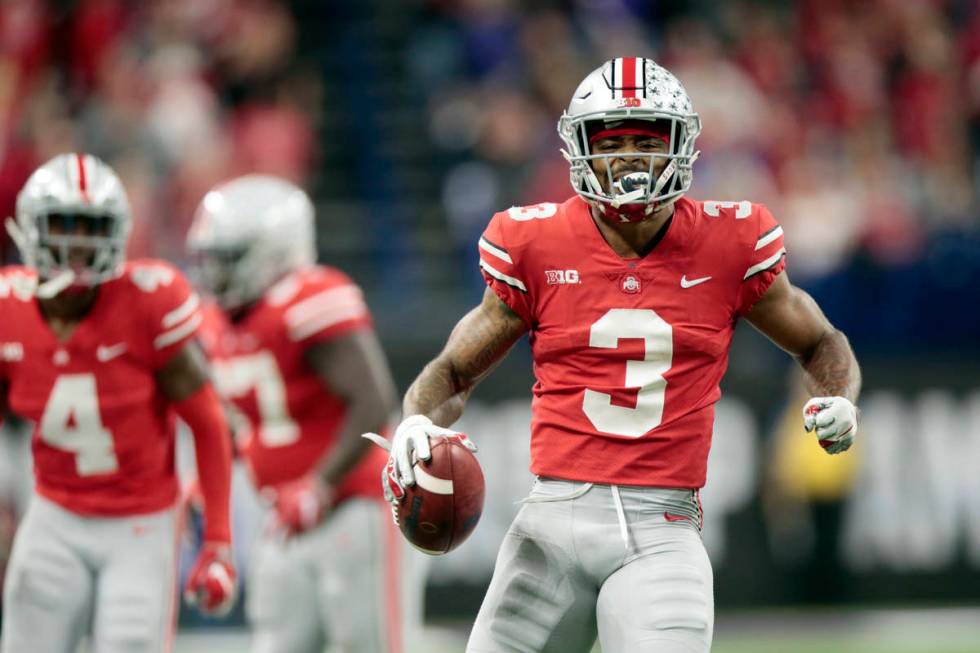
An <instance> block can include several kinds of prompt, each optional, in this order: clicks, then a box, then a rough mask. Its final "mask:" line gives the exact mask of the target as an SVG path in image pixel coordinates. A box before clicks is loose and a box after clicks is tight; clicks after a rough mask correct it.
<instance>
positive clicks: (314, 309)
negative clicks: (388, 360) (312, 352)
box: [284, 272, 372, 345]
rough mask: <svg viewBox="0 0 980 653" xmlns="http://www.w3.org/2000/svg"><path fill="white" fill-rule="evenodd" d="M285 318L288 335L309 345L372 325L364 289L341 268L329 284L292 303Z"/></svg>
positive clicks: (291, 338) (293, 339) (295, 340)
mask: <svg viewBox="0 0 980 653" xmlns="http://www.w3.org/2000/svg"><path fill="white" fill-rule="evenodd" d="M284 319H285V323H286V334H287V336H288V337H289V339H290V340H291V341H293V342H297V343H303V344H307V345H310V344H314V343H318V342H328V341H331V340H334V339H335V338H338V337H340V336H342V335H346V334H348V333H353V332H355V331H361V330H365V329H370V328H371V327H372V320H371V311H370V310H369V309H368V306H367V303H366V302H365V301H364V293H363V292H361V289H360V288H359V287H358V286H357V284H355V283H354V282H353V281H352V280H351V279H349V278H347V277H346V276H344V275H342V274H340V273H339V272H338V273H334V276H333V278H332V280H331V282H330V283H329V284H323V286H322V287H318V288H316V289H315V290H314V291H313V292H310V293H308V294H307V295H306V296H305V297H303V298H302V299H300V300H299V301H297V302H296V303H295V304H293V305H292V306H290V307H289V308H288V309H287V310H286V312H285V315H284Z"/></svg>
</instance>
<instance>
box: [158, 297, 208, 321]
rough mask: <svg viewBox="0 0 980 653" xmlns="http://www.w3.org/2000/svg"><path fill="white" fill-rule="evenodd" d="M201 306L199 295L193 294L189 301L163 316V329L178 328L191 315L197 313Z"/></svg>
mask: <svg viewBox="0 0 980 653" xmlns="http://www.w3.org/2000/svg"><path fill="white" fill-rule="evenodd" d="M200 304H201V298H200V297H198V296H197V293H191V296H190V297H188V298H187V301H185V302H184V303H183V304H181V305H180V306H178V307H177V308H175V309H174V310H172V311H170V312H169V313H167V314H166V315H164V316H163V328H164V329H170V328H172V327H175V326H177V325H178V324H180V323H181V322H183V321H184V320H186V319H187V318H189V317H190V316H191V313H193V312H194V311H196V310H197V307H198V306H200Z"/></svg>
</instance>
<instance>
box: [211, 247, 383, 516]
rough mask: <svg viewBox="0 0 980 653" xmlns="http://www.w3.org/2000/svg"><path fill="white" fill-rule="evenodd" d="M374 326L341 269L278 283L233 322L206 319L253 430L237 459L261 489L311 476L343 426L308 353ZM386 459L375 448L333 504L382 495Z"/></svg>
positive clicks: (220, 364)
mask: <svg viewBox="0 0 980 653" xmlns="http://www.w3.org/2000/svg"><path fill="white" fill-rule="evenodd" d="M371 324H372V323H371V314H370V312H369V311H368V308H367V305H366V304H365V303H364V299H363V296H362V294H361V290H360V288H358V287H357V286H356V285H355V284H354V283H353V282H352V281H351V280H350V279H349V278H348V277H347V276H346V275H344V274H343V273H342V272H340V271H339V270H336V269H333V268H329V267H321V266H318V267H312V268H306V269H302V270H299V271H296V272H294V273H292V274H290V275H289V276H287V277H286V278H285V279H283V280H282V281H280V282H278V283H277V284H276V285H274V286H273V287H272V288H270V289H269V290H268V291H267V292H266V293H265V295H264V296H263V297H262V298H261V299H260V300H259V301H258V302H257V303H256V304H255V305H254V306H253V307H252V308H251V309H250V310H249V312H248V313H247V314H246V315H245V317H244V318H243V319H242V320H241V321H240V322H237V323H235V324H230V323H229V322H228V321H227V320H226V319H225V318H224V315H223V314H222V313H221V311H219V310H217V309H216V308H214V309H213V310H211V309H209V310H207V311H206V320H205V326H204V327H203V337H202V341H203V342H204V344H205V348H206V349H208V350H209V353H210V354H211V356H212V359H213V365H214V369H215V376H216V381H217V385H218V389H219V391H220V392H221V394H222V395H224V396H225V397H227V398H229V399H231V400H232V401H233V402H234V404H235V406H236V407H237V408H238V409H239V410H240V411H241V412H242V413H244V414H245V416H246V417H247V418H248V421H249V424H250V425H251V427H252V428H251V433H250V434H249V435H248V436H247V437H246V438H245V441H244V442H243V443H241V453H242V455H243V456H244V458H245V460H246V461H247V463H248V465H249V468H250V470H251V472H252V475H253V479H254V481H255V484H256V486H257V487H259V488H262V487H268V486H275V485H277V484H279V483H285V482H288V481H293V480H296V479H299V478H302V477H303V476H305V475H307V474H309V473H310V472H311V471H312V470H313V467H314V466H315V465H316V464H317V463H318V462H319V461H320V460H321V459H322V458H323V456H324V455H325V454H326V453H327V451H328V450H329V449H330V448H331V447H332V446H333V444H334V442H335V440H336V437H337V432H338V429H339V428H340V426H341V424H342V422H343V419H344V413H345V408H344V403H343V401H342V400H341V399H340V398H339V397H337V396H335V395H333V394H332V393H330V391H329V390H327V389H326V388H324V386H323V382H322V381H321V380H320V379H319V378H318V377H317V376H316V375H315V374H314V372H313V370H312V369H310V367H309V366H308V365H307V363H306V361H305V360H304V359H303V352H304V350H305V349H306V348H307V347H309V346H310V345H311V344H313V343H317V342H326V341H329V340H332V339H334V338H337V337H339V336H342V335H346V334H348V333H351V332H354V331H357V330H359V329H369V328H371ZM386 459H387V458H386V455H385V453H384V452H383V451H381V450H380V449H376V448H375V447H371V449H370V452H369V453H368V454H366V455H365V457H364V459H363V460H362V461H361V462H360V463H359V464H358V465H357V466H356V467H355V468H354V469H353V470H352V471H351V472H350V473H349V474H348V475H347V476H346V477H345V479H344V482H343V483H341V485H340V487H338V488H336V490H337V499H338V500H341V499H344V498H347V497H350V496H353V495H360V496H370V497H380V496H381V491H380V488H379V486H378V470H379V469H381V468H382V467H384V465H385V461H386Z"/></svg>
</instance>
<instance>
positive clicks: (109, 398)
mask: <svg viewBox="0 0 980 653" xmlns="http://www.w3.org/2000/svg"><path fill="white" fill-rule="evenodd" d="M131 224H132V218H131V216H130V210H129V203H128V201H127V199H126V193H125V191H124V190H123V187H122V184H121V183H120V181H119V178H118V177H117V176H116V174H115V173H114V172H113V171H112V169H111V168H109V166H107V165H106V164H105V163H104V162H102V161H101V160H99V159H97V158H96V157H94V156H91V155H87V154H62V155H59V156H57V157H55V158H53V159H51V160H50V161H48V162H47V163H45V164H44V165H42V166H41V167H40V168H38V169H37V170H36V171H35V172H34V174H33V175H31V177H30V179H28V181H27V183H26V184H25V185H24V188H23V189H22V190H21V191H20V194H19V195H18V197H17V216H16V219H10V220H8V221H7V228H8V230H9V232H10V234H11V236H12V237H13V239H14V241H15V242H16V244H17V247H18V248H19V249H20V253H21V256H22V258H23V262H24V266H23V267H8V268H3V269H0V315H2V316H3V319H2V320H0V407H3V406H6V407H7V408H8V409H9V410H10V411H11V412H13V413H16V414H18V415H20V416H22V417H25V418H27V419H30V420H33V422H34V423H35V428H34V433H33V439H32V450H33V457H34V475H35V489H36V496H35V497H34V498H33V499H32V501H31V503H30V507H29V508H28V510H27V513H26V515H25V517H24V520H23V521H22V522H21V524H20V527H19V529H18V531H17V535H16V538H15V542H14V547H13V552H12V554H11V559H10V567H9V569H8V571H7V578H6V581H5V585H4V609H5V614H4V623H3V635H2V645H0V650H2V651H3V653H21V652H22V651H74V650H75V648H76V645H77V643H78V642H79V641H80V639H81V638H82V637H83V636H84V635H85V634H86V631H88V630H91V641H92V645H93V649H94V650H95V651H96V652H97V653H105V652H115V651H163V650H169V647H170V641H171V639H172V632H173V625H174V618H175V606H176V601H175V590H176V588H175V580H176V574H177V556H176V548H177V547H176V542H177V536H178V514H179V511H178V510H177V509H176V507H175V505H176V503H177V499H178V482H177V476H176V472H175V467H174V448H175V435H174V431H175V423H176V418H177V417H178V416H179V417H180V418H181V419H182V420H183V421H184V422H186V423H187V425H188V426H189V427H190V429H191V431H192V432H193V434H194V444H195V450H196V454H197V466H198V471H199V474H200V476H201V478H202V479H203V481H202V493H203V496H204V502H205V520H206V524H205V544H204V546H203V548H202V551H201V554H200V557H199V558H198V560H197V562H196V564H195V565H194V568H193V570H192V571H191V575H190V578H189V580H188V585H187V588H186V594H187V596H188V598H189V599H190V600H191V601H192V602H196V603H197V604H198V606H199V607H200V608H201V609H202V610H204V611H205V612H210V613H217V614H221V613H224V612H226V611H227V610H228V609H230V607H231V605H232V602H233V600H234V596H235V587H236V580H235V570H234V568H233V566H232V564H231V562H230V560H231V558H230V533H229V523H228V510H229V506H228V500H229V483H230V469H231V457H230V446H229V443H228V429H227V424H226V421H225V418H224V415H223V413H222V410H221V405H220V401H219V399H218V396H217V394H216V393H215V391H214V389H213V387H212V386H211V384H210V382H209V379H208V370H207V368H206V365H205V359H204V356H203V353H202V352H201V350H200V348H199V346H198V345H197V344H196V342H195V339H194V337H195V333H196V331H197V327H198V325H199V323H200V322H201V313H200V311H199V309H198V304H199V301H198V298H197V295H195V294H194V293H193V292H192V290H191V288H190V286H189V285H188V284H187V282H186V281H185V280H184V278H183V277H182V276H181V274H180V272H178V271H177V270H176V269H174V268H173V267H171V266H170V265H168V264H166V263H163V262H161V261H154V260H139V261H131V262H126V261H125V258H124V257H125V248H126V241H127V237H128V235H129V232H130V227H131Z"/></svg>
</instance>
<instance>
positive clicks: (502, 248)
mask: <svg viewBox="0 0 980 653" xmlns="http://www.w3.org/2000/svg"><path fill="white" fill-rule="evenodd" d="M506 220H508V218H507V217H506V215H505V214H503V213H498V214H496V215H495V216H493V219H492V220H490V224H489V225H488V226H487V228H486V230H485V231H484V232H483V235H482V236H480V240H479V243H478V244H477V246H478V248H479V252H480V272H481V273H482V274H483V279H484V280H485V281H486V282H487V285H488V286H489V287H490V289H491V290H493V292H494V293H495V294H496V295H497V297H499V298H500V300H501V301H503V302H504V303H505V304H507V306H508V307H510V309H511V310H512V311H514V312H515V313H516V314H517V315H518V316H520V318H521V319H522V320H524V323H525V324H527V325H528V326H529V327H530V326H531V325H532V324H534V313H533V307H532V304H531V297H530V294H529V293H528V287H529V286H528V279H527V278H525V274H524V272H523V271H522V269H521V265H520V263H521V261H520V256H519V254H518V252H517V250H516V249H515V248H514V247H510V246H508V238H507V234H506V225H507V222H506Z"/></svg>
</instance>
